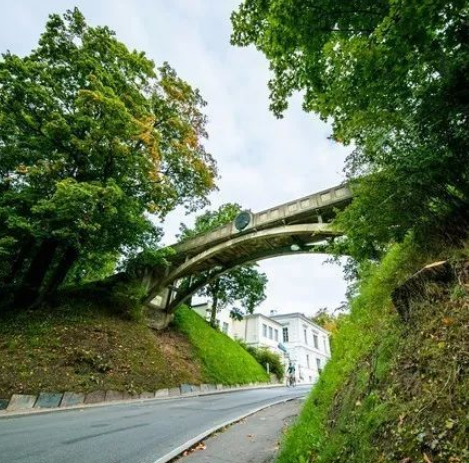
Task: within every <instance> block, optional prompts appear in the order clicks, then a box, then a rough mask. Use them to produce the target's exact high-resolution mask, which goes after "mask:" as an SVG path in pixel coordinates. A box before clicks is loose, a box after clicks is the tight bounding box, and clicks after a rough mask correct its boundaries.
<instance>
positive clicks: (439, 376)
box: [278, 246, 469, 463]
mask: <svg viewBox="0 0 469 463" xmlns="http://www.w3.org/2000/svg"><path fill="white" fill-rule="evenodd" d="M422 259H423V258H422V256H421V255H418V253H417V252H416V251H414V250H413V249H412V247H411V246H403V247H400V248H399V247H395V248H394V249H393V250H392V251H391V252H390V253H389V254H388V256H387V257H386V258H385V260H384V261H383V263H382V264H381V265H380V266H379V267H378V268H376V269H375V270H374V271H373V272H372V273H371V274H370V276H369V278H368V279H367V281H366V282H365V283H364V284H363V285H362V287H361V292H360V296H359V297H357V298H356V299H355V300H354V301H353V303H352V314H351V317H350V319H349V320H348V321H347V322H346V324H345V325H344V326H342V327H341V329H340V331H339V334H338V337H337V339H335V343H334V347H335V350H334V354H333V358H332V360H331V362H329V364H328V366H327V367H326V369H325V372H324V373H323V375H322V377H321V380H320V382H319V383H318V385H317V387H316V388H315V390H314V391H313V393H312V394H311V396H310V397H309V399H308V401H307V403H306V404H305V407H304V409H303V412H302V414H301V416H300V418H299V420H298V423H297V424H296V426H295V427H293V428H292V429H291V430H290V431H289V432H288V434H287V436H286V438H285V440H284V442H283V445H282V451H281V454H280V457H279V460H278V462H279V463H300V462H301V463H305V462H321V463H332V462H334V463H371V462H389V463H391V462H393V463H394V462H405V463H413V462H423V463H425V462H426V463H428V462H432V463H443V462H451V463H462V462H469V439H468V437H467V436H468V435H469V415H468V412H467V410H468V409H469V407H468V405H469V393H468V391H469V388H468V386H469V346H468V345H469V297H467V296H461V297H460V298H459V299H457V300H454V299H451V297H450V295H449V294H448V292H446V290H444V289H441V288H439V289H438V291H436V292H434V293H432V294H431V295H428V298H427V300H426V301H422V302H420V303H418V304H417V303H415V304H414V306H413V307H412V314H413V315H412V319H411V320H410V321H409V323H408V324H404V323H403V322H401V320H400V319H399V318H398V317H397V316H396V313H395V310H394V309H393V307H392V304H391V299H390V294H391V291H392V289H393V288H394V287H395V286H396V285H397V284H398V283H400V282H401V281H402V280H403V279H404V278H405V277H406V276H408V275H409V274H411V273H412V272H413V271H414V270H415V269H417V268H420V266H421V265H422V264H423V262H422ZM457 293H458V294H459V293H460V292H457Z"/></svg>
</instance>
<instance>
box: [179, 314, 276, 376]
mask: <svg viewBox="0 0 469 463" xmlns="http://www.w3.org/2000/svg"><path fill="white" fill-rule="evenodd" d="M174 325H175V326H176V327H177V329H178V331H179V332H181V333H183V334H185V335H186V336H187V337H188V339H189V341H190V342H191V343H192V344H193V346H194V348H195V352H196V353H197V357H198V358H199V359H200V360H201V362H202V365H203V374H204V375H205V377H206V378H207V381H208V382H211V383H224V384H245V383H250V382H266V381H268V376H267V373H266V372H265V370H264V369H263V368H262V367H261V366H260V365H259V363H257V361H256V360H255V359H254V358H253V357H252V356H251V355H249V354H248V353H247V352H246V350H245V349H243V348H242V347H241V346H240V345H239V344H238V343H236V342H233V341H232V340H231V339H230V338H229V337H228V336H227V335H225V334H224V333H221V332H219V331H214V330H212V329H211V328H209V327H208V325H207V323H206V322H205V321H204V320H203V319H202V318H201V317H199V316H198V315H197V314H196V313H195V312H192V311H190V310H189V309H187V308H181V309H179V310H178V312H177V313H176V317H175V320H174ZM208 328H209V329H208Z"/></svg>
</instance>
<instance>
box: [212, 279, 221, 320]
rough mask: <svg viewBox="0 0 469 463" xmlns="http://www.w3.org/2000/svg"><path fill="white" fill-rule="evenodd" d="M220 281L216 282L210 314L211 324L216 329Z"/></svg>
mask: <svg viewBox="0 0 469 463" xmlns="http://www.w3.org/2000/svg"><path fill="white" fill-rule="evenodd" d="M218 287H219V283H218V280H217V281H215V284H214V286H213V291H212V310H211V313H210V324H211V325H212V326H213V327H214V328H215V327H216V326H217V309H218Z"/></svg>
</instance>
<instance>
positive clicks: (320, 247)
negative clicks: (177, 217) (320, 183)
mask: <svg viewBox="0 0 469 463" xmlns="http://www.w3.org/2000/svg"><path fill="white" fill-rule="evenodd" d="M351 199H352V193H351V191H350V189H349V188H348V186H347V185H346V184H345V185H338V186H335V187H333V188H329V189H327V190H323V191H320V192H318V193H314V194H312V195H309V196H305V197H303V198H299V199H296V200H294V201H290V202H287V203H285V204H281V205H278V206H275V207H272V208H270V209H267V210H265V211H261V212H258V213H252V212H250V211H244V212H241V213H240V214H239V215H238V216H237V217H236V219H235V220H234V221H233V222H232V223H229V224H227V225H224V226H222V227H220V228H217V229H216V230H214V231H212V232H209V233H205V234H202V235H199V236H196V237H194V238H191V239H188V240H185V241H183V242H181V243H178V244H175V245H172V246H171V248H173V249H174V251H175V254H174V255H173V256H172V257H171V258H170V265H169V267H168V268H166V269H165V270H164V271H163V270H162V269H161V268H157V269H148V270H147V271H146V273H145V275H144V278H143V281H144V284H145V286H146V288H147V290H148V297H147V299H146V302H147V304H148V305H149V307H151V309H153V311H154V312H160V314H159V316H161V315H162V314H161V312H164V314H165V315H164V317H167V316H168V317H169V316H170V314H171V313H172V312H173V311H174V309H175V308H176V307H177V306H178V305H179V304H181V303H183V302H184V301H185V300H187V299H188V298H189V297H191V296H192V295H193V294H194V293H195V292H197V291H198V290H199V289H201V288H202V287H203V286H205V285H206V284H207V283H210V282H211V281H213V280H215V279H216V278H218V277H219V276H220V275H222V274H223V273H226V272H228V271H230V270H232V269H233V268H235V267H237V266H240V265H243V264H247V263H251V262H256V261H259V260H262V259H268V258H272V257H278V256H284V255H292V254H301V253H310V252H321V251H324V249H325V245H327V244H328V242H329V241H330V239H333V238H334V237H336V236H340V235H341V234H342V233H341V232H340V231H338V230H335V229H334V228H333V227H332V226H331V222H332V221H333V219H334V217H335V215H336V210H337V209H339V210H341V209H343V208H345V206H347V205H348V204H349V203H350V201H351ZM183 279H184V281H185V284H184V285H178V282H181V281H182V280H183ZM164 317H163V318H164ZM161 322H162V323H163V324H164V320H161Z"/></svg>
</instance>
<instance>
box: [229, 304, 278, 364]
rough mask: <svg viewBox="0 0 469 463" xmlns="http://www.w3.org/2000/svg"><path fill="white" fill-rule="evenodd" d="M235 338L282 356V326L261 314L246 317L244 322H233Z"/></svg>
mask: <svg viewBox="0 0 469 463" xmlns="http://www.w3.org/2000/svg"><path fill="white" fill-rule="evenodd" d="M232 323H233V335H234V336H233V337H234V338H235V339H240V340H242V341H243V342H245V343H246V344H247V345H248V346H253V347H257V348H266V349H269V350H271V351H273V352H275V353H276V354H279V355H282V354H283V352H282V350H281V349H279V344H280V343H281V342H282V325H281V324H280V323H279V322H277V321H275V320H272V319H271V318H269V317H267V316H265V315H262V314H260V313H256V314H252V315H246V316H245V317H244V318H243V319H242V320H239V321H238V320H233V321H232Z"/></svg>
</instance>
